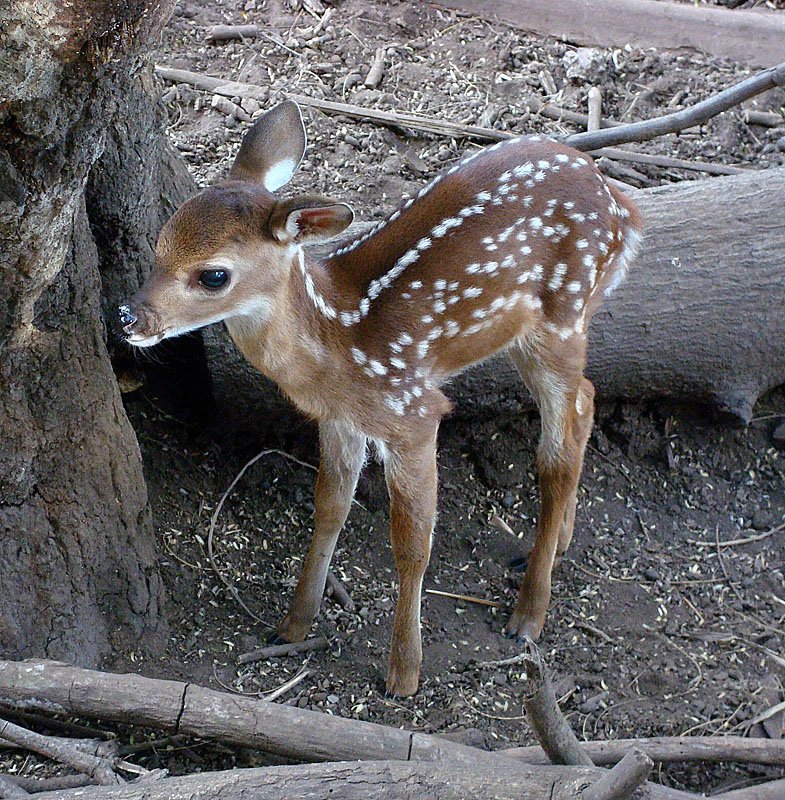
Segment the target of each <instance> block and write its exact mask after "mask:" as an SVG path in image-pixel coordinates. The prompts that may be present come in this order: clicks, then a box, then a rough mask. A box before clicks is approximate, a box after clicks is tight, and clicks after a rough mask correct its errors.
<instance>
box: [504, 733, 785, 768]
mask: <svg viewBox="0 0 785 800" xmlns="http://www.w3.org/2000/svg"><path fill="white" fill-rule="evenodd" d="M581 747H582V748H583V749H584V750H585V751H586V753H588V755H589V756H590V758H591V759H592V761H594V763H595V764H596V765H597V766H609V765H612V764H616V763H618V762H619V761H620V760H621V759H622V758H623V757H624V755H625V753H627V752H629V751H630V749H631V748H633V747H637V748H638V749H640V750H643V752H644V753H646V755H647V756H649V758H651V760H652V761H656V762H657V763H660V764H677V763H684V764H688V763H697V762H700V763H704V764H723V763H727V762H733V763H737V764H764V765H767V766H772V767H785V739H751V738H748V737H746V736H657V737H653V738H649V739H611V740H607V741H596V742H581ZM503 752H504V755H505V756H509V757H512V758H516V759H520V760H521V761H522V762H524V763H525V764H549V763H550V761H549V760H548V756H547V755H546V754H545V752H544V751H543V749H542V748H541V747H537V746H536V745H535V746H529V747H513V748H511V749H509V750H504V751H503Z"/></svg>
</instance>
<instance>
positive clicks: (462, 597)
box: [425, 589, 502, 608]
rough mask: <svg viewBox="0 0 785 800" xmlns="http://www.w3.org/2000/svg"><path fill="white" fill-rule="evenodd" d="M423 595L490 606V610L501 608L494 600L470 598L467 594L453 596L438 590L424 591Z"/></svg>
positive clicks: (451, 593)
mask: <svg viewBox="0 0 785 800" xmlns="http://www.w3.org/2000/svg"><path fill="white" fill-rule="evenodd" d="M425 594H432V595H435V596H436V597H448V598H449V599H450V600H463V601H465V602H467V603H475V604H476V605H478V606H490V607H491V608H501V607H502V604H501V603H497V602H496V601H495V600H486V599H485V598H484V597H472V596H471V595H468V594H454V593H453V592H442V591H440V590H439V589H426V590H425Z"/></svg>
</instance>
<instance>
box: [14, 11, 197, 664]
mask: <svg viewBox="0 0 785 800" xmlns="http://www.w3.org/2000/svg"><path fill="white" fill-rule="evenodd" d="M172 5H173V2H172V0H164V2H156V0H132V2H128V3H123V4H119V5H118V4H117V3H114V2H110V0H79V1H78V2H75V3H72V4H63V3H60V2H56V0H48V1H47V2H40V3H37V4H35V8H34V10H31V6H30V4H29V3H26V2H23V0H12V2H11V3H10V5H5V6H4V7H3V9H2V10H0V32H1V33H0V64H2V68H0V239H2V249H1V250H0V262H1V263H2V272H1V273H0V308H3V309H4V315H3V317H2V320H1V321H0V428H1V429H2V449H1V450H0V563H2V565H3V569H2V571H1V572H0V604H1V605H2V609H3V611H2V616H0V651H2V652H3V653H5V654H7V655H9V656H18V657H25V656H30V655H47V656H49V657H54V658H61V659H67V660H70V661H73V662H75V663H79V664H94V663H96V662H98V661H99V660H100V659H101V658H102V657H103V656H105V655H106V654H107V653H109V652H110V651H111V650H112V649H115V650H120V649H125V648H135V647H140V646H141V647H144V648H147V649H153V650H155V649H157V648H158V647H160V646H161V645H162V644H163V642H164V641H165V635H166V625H165V623H164V620H163V613H162V608H161V603H162V598H163V594H162V584H161V581H160V578H159V575H158V572H157V567H156V560H155V551H154V546H153V536H152V525H151V518H150V513H149V509H148V506H147V497H146V489H145V485H144V480H143V476H142V466H141V459H140V454H139V450H138V447H137V444H136V440H135V437H134V434H133V431H132V430H131V428H130V426H129V424H128V420H127V418H126V415H125V412H124V410H123V407H122V403H121V400H120V395H119V392H118V389H117V384H116V381H115V378H114V375H113V372H112V368H111V364H110V361H109V356H108V353H107V348H106V345H105V331H104V327H103V325H102V322H101V278H102V276H103V278H104V280H105V281H106V282H107V283H108V284H112V285H116V284H118V283H120V282H122V281H124V280H125V278H123V279H122V281H121V279H120V278H119V276H120V275H123V274H124V273H125V272H126V270H127V271H128V272H129V273H130V274H131V275H132V276H133V277H132V283H131V285H133V283H134V282H135V281H137V280H138V278H139V272H140V271H141V269H142V264H143V263H144V261H145V260H149V258H150V253H151V250H150V242H151V240H152V239H153V238H154V236H155V235H156V234H157V229H156V230H154V229H155V228H157V225H158V223H159V221H160V220H161V219H162V218H164V217H165V216H166V215H168V214H169V213H170V212H171V210H172V208H173V207H174V206H176V205H177V204H178V203H180V202H182V200H183V199H185V197H186V196H187V193H188V192H189V191H190V184H188V182H187V181H184V180H183V179H182V173H181V172H180V173H179V175H180V177H177V178H176V177H175V170H176V167H175V166H174V163H175V162H174V159H173V158H172V156H171V153H170V151H169V150H168V149H167V146H166V145H165V144H163V138H162V132H161V119H160V117H159V116H158V114H159V112H157V111H153V110H149V109H148V110H146V111H145V110H144V105H145V101H144V99H143V93H142V92H143V88H144V85H145V82H147V83H148V84H149V81H150V78H149V73H144V71H143V72H142V73H140V72H139V71H140V69H141V68H142V62H141V56H142V54H143V52H144V51H145V50H146V49H147V47H148V46H149V44H150V42H151V41H153V40H154V39H155V38H156V37H157V35H158V34H159V32H160V29H161V27H162V25H163V24H164V22H165V21H166V19H167V18H168V16H169V14H170V13H171V8H172ZM144 69H147V68H146V67H145V68H144ZM129 98H133V103H134V106H133V109H132V112H131V113H132V114H133V117H131V116H129V115H128V114H127V112H125V111H123V108H124V104H125V103H126V102H127V101H128V100H129ZM142 141H146V142H147V144H148V147H147V150H146V151H145V150H140V149H139V147H138V145H139V144H140V142H142ZM139 153H142V156H141V158H142V159H143V162H144V163H133V160H132V159H133V157H134V156H135V155H137V154H139ZM102 154H104V158H103V160H101V159H102ZM96 162H100V167H99V169H98V170H97V171H95V172H94V173H92V174H91V170H92V169H93V168H94V166H95V165H96ZM88 180H89V181H90V191H89V192H88V194H87V200H86V196H85V184H86V182H87V181H88ZM142 187H146V188H145V189H144V190H143V189H142ZM162 192H163V193H164V194H166V195H168V196H169V197H171V202H170V203H169V204H164V205H163V206H162V205H161V203H160V196H161V193H162ZM124 196H125V204H121V203H120V200H121V198H123V197H124ZM134 201H135V202H136V203H137V204H138V213H137V214H136V215H133V214H130V213H129V211H130V205H133V202H134ZM113 206H114V207H115V208H118V209H119V211H118V214H117V217H116V218H112V216H111V215H110V214H109V213H108V209H110V208H112V207H113ZM143 218H144V219H146V222H147V224H146V225H142V224H140V220H142V219H143ZM91 225H92V230H91ZM109 231H112V232H111V233H110V232H109ZM110 245H111V246H110ZM129 264H130V266H129ZM110 265H111V266H110Z"/></svg>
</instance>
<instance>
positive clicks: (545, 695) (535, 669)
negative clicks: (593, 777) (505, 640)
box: [523, 639, 594, 766]
mask: <svg viewBox="0 0 785 800" xmlns="http://www.w3.org/2000/svg"><path fill="white" fill-rule="evenodd" d="M524 647H525V648H526V649H525V655H526V657H525V658H524V660H523V663H524V666H525V668H526V678H527V685H526V696H525V698H524V701H523V703H524V706H525V707H526V713H527V716H528V719H529V723H530V724H531V726H532V729H533V730H534V733H535V734H536V735H537V740H538V741H539V743H540V746H541V747H542V749H543V750H544V751H545V752H546V753H547V754H548V757H549V758H550V760H551V763H553V764H568V765H579V764H584V765H586V766H593V764H594V762H593V761H592V760H591V758H589V756H588V755H587V754H586V751H585V750H584V749H583V748H582V747H581V745H580V742H579V741H578V738H577V737H576V736H575V733H574V732H573V730H572V728H571V727H570V723H569V722H567V720H566V719H565V717H564V714H562V713H561V710H560V709H559V704H558V702H557V700H556V694H555V693H554V691H553V686H552V685H551V680H550V677H549V676H548V672H547V668H546V666H545V664H544V663H543V660H542V656H541V655H540V651H539V650H538V649H537V646H536V645H535V644H534V642H533V641H532V640H531V639H527V640H526V642H525V645H524Z"/></svg>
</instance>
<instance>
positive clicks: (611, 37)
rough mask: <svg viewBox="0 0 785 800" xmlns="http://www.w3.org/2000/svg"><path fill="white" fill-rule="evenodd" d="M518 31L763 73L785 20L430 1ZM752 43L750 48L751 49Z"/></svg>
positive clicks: (600, 3) (550, 0) (676, 8)
mask: <svg viewBox="0 0 785 800" xmlns="http://www.w3.org/2000/svg"><path fill="white" fill-rule="evenodd" d="M435 2H436V4H437V5H440V6H442V7H447V8H457V9H460V10H461V11H463V12H466V13H467V14H469V15H471V16H473V17H476V16H480V17H483V18H485V19H500V20H502V21H504V22H506V23H508V24H509V25H512V26H513V27H514V28H518V29H519V30H520V29H522V30H527V31H535V32H536V33H539V34H543V35H545V36H555V37H558V38H559V39H564V40H565V41H568V42H572V43H574V44H584V45H597V46H599V47H608V46H609V45H615V46H617V47H624V45H626V44H631V45H633V46H634V47H640V48H641V49H646V48H648V47H656V48H659V49H671V50H675V49H677V48H682V47H686V48H689V49H691V50H703V51H705V52H707V53H713V54H714V55H718V56H723V57H725V58H732V59H735V60H736V61H740V62H742V63H751V64H754V65H757V66H762V67H768V66H771V65H772V64H776V63H777V62H778V61H780V60H781V59H782V41H783V37H785V18H783V15H782V14H778V13H777V12H776V11H769V10H768V9H764V10H759V9H754V10H751V11H746V10H745V11H741V10H735V11H733V12H730V11H728V10H727V9H724V8H717V7H715V6H711V5H706V6H704V5H700V6H695V5H693V4H692V3H690V4H686V3H685V4H681V3H668V4H667V5H663V4H662V3H659V2H656V1H655V0H577V1H576V0H528V2H526V3H521V2H518V0H435ZM752 43H754V45H753V44H752Z"/></svg>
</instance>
